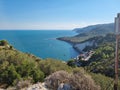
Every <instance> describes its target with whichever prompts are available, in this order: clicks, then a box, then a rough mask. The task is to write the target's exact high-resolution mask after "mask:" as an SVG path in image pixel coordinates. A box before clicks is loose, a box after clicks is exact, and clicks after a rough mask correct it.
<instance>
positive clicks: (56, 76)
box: [45, 71, 100, 90]
mask: <svg viewBox="0 0 120 90" xmlns="http://www.w3.org/2000/svg"><path fill="white" fill-rule="evenodd" d="M45 83H46V86H48V87H49V88H50V89H53V90H57V89H58V87H59V85H61V84H63V85H68V86H69V87H71V90H100V87H99V86H97V85H96V84H95V83H94V81H93V79H92V78H91V77H90V76H89V75H86V74H83V73H82V72H73V73H71V74H69V73H68V72H66V71H57V72H55V73H53V74H52V75H50V76H48V77H47V78H46V79H45Z"/></svg>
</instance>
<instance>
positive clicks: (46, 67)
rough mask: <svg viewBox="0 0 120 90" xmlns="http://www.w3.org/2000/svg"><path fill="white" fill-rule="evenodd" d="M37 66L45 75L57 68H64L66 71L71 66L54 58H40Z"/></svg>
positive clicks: (69, 69)
mask: <svg viewBox="0 0 120 90" xmlns="http://www.w3.org/2000/svg"><path fill="white" fill-rule="evenodd" d="M39 67H40V69H41V70H42V71H43V72H44V73H45V75H46V76H48V75H50V74H52V73H54V72H56V71H59V70H65V71H68V72H70V71H71V67H69V66H68V65H67V64H66V63H63V62H62V61H59V60H54V59H46V60H41V61H40V62H39Z"/></svg>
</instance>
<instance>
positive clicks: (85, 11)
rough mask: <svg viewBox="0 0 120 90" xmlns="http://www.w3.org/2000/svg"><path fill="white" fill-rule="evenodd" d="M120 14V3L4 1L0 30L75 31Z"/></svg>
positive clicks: (114, 0)
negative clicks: (74, 29)
mask: <svg viewBox="0 0 120 90" xmlns="http://www.w3.org/2000/svg"><path fill="white" fill-rule="evenodd" d="M119 12H120V0H0V29H73V28H76V27H83V26H87V25H91V24H92V25H93V24H100V23H111V22H113V21H114V17H115V16H116V14H117V13H119Z"/></svg>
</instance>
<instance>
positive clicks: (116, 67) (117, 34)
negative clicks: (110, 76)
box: [114, 13, 120, 90]
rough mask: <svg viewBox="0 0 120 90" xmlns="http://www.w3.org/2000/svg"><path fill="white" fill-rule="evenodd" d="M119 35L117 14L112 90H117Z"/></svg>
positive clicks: (118, 16) (119, 26)
mask: <svg viewBox="0 0 120 90" xmlns="http://www.w3.org/2000/svg"><path fill="white" fill-rule="evenodd" d="M119 34H120V13H118V15H117V17H116V18H115V35H116V51H115V81H114V90H118V59H119V57H118V48H119Z"/></svg>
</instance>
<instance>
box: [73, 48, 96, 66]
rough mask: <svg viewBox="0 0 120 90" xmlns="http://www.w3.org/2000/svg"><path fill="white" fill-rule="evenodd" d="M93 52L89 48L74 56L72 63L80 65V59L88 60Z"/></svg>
mask: <svg viewBox="0 0 120 90" xmlns="http://www.w3.org/2000/svg"><path fill="white" fill-rule="evenodd" d="M94 53H95V52H94V51H92V50H90V51H87V52H83V53H81V54H79V55H78V56H77V57H76V58H74V64H75V65H76V66H78V67H79V66H81V61H88V60H89V59H90V58H91V56H92V55H93V54H94Z"/></svg>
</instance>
